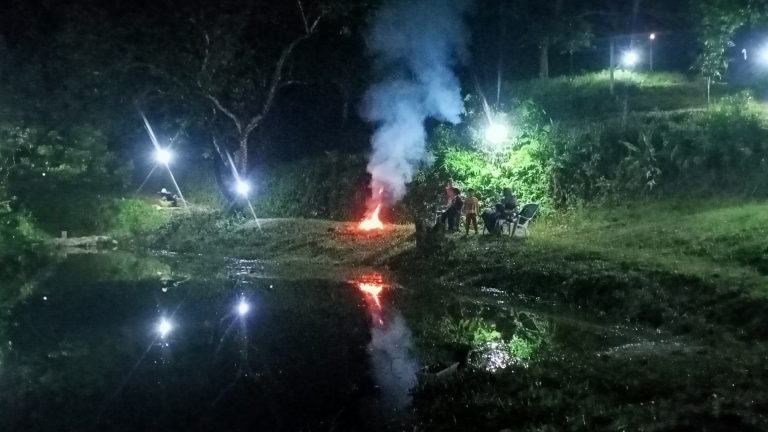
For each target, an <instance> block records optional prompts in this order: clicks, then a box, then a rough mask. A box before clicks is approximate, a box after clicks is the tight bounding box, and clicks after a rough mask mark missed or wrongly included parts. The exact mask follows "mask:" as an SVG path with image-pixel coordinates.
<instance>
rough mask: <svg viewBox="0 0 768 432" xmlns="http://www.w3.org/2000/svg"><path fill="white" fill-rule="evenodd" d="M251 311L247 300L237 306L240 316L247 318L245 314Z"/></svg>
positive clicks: (241, 301)
mask: <svg viewBox="0 0 768 432" xmlns="http://www.w3.org/2000/svg"><path fill="white" fill-rule="evenodd" d="M250 310H251V305H249V304H248V302H246V301H245V299H242V300H240V303H238V304H237V314H238V315H240V316H245V314H247V313H248V311H250Z"/></svg>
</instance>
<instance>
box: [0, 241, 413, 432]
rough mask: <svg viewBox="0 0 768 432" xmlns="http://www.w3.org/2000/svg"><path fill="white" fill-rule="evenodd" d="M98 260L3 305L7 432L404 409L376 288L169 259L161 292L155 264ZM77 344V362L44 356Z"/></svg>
mask: <svg viewBox="0 0 768 432" xmlns="http://www.w3.org/2000/svg"><path fill="white" fill-rule="evenodd" d="M94 259H96V260H104V259H105V258H104V257H98V258H91V257H84V256H78V257H74V256H73V257H72V258H71V260H72V261H70V259H68V260H67V261H65V262H64V263H62V264H61V266H60V268H59V270H58V272H56V273H55V274H54V275H53V276H52V277H51V278H50V279H49V280H48V281H45V282H43V283H42V285H41V286H40V287H38V289H39V290H40V293H41V294H43V293H45V294H46V296H47V300H41V299H42V297H43V296H42V295H39V296H32V297H30V298H29V299H28V300H27V301H25V302H22V303H20V304H19V305H18V306H17V307H15V308H14V309H13V311H12V316H11V319H12V321H14V322H15V323H17V325H16V326H15V327H11V328H10V338H11V339H12V340H13V341H14V350H13V351H8V354H7V355H4V356H3V358H2V359H0V360H2V368H3V371H0V389H1V390H2V391H0V418H3V419H11V420H10V422H9V423H8V424H7V425H5V426H4V427H7V429H3V430H8V431H21V430H87V429H91V430H107V431H109V430H160V429H166V430H179V429H183V430H190V431H194V430H233V429H244V430H259V429H261V430H297V429H302V430H318V429H319V430H330V429H336V430H365V429H371V427H372V425H371V424H370V422H371V421H373V420H372V417H371V416H370V415H368V414H366V412H368V411H369V410H372V409H374V410H378V409H379V408H380V407H381V406H382V404H384V405H385V406H386V407H387V408H402V407H404V406H406V405H407V404H408V403H409V401H410V396H409V391H410V389H411V387H412V386H413V385H414V384H415V382H416V368H417V366H416V361H415V357H414V356H413V352H412V351H413V347H412V341H411V335H410V331H409V330H408V328H407V327H406V325H405V321H404V319H403V317H402V315H401V314H400V312H399V311H398V310H397V309H395V308H394V307H392V305H391V303H390V299H389V298H388V295H387V293H388V290H389V288H388V287H386V286H385V285H384V284H383V283H382V284H381V286H380V289H379V291H378V293H377V295H376V297H375V298H374V297H370V296H369V295H368V294H366V293H361V292H360V291H358V289H357V286H356V285H354V284H352V285H350V284H349V283H343V282H332V281H327V280H311V279H309V280H307V279H305V280H282V279H260V278H258V277H253V274H254V273H258V269H257V270H256V271H249V270H248V269H247V268H245V267H246V266H245V265H244V263H243V262H239V264H238V267H237V269H235V271H231V270H230V269H224V270H222V271H221V273H222V274H224V275H226V277H225V278H221V279H219V278H216V277H213V276H212V275H211V274H210V273H206V274H205V275H204V277H203V278H198V277H197V275H196V274H194V272H193V271H190V268H193V267H191V266H190V265H189V263H185V265H186V267H184V268H183V269H182V270H179V268H178V267H176V264H175V263H174V262H172V263H171V270H170V271H171V272H172V273H173V274H174V275H176V276H175V277H178V278H180V279H184V280H185V282H184V283H183V284H181V285H178V286H175V288H173V289H167V290H163V289H162V288H163V287H168V284H167V282H165V281H163V280H160V278H158V277H157V276H156V275H157V274H158V271H156V270H155V267H156V268H158V269H162V270H163V271H164V274H167V273H168V271H169V270H165V267H166V265H165V264H158V263H147V264H145V263H144V262H142V261H141V260H134V259H131V260H126V262H128V263H130V266H129V267H125V266H124V265H123V263H118V264H114V263H112V264H111V265H116V266H118V267H119V268H120V269H119V270H117V269H104V268H103V267H104V266H106V265H108V263H105V262H102V261H95V262H94V261H90V260H94ZM161 259H163V260H164V261H166V262H167V261H168V260H175V259H179V258H178V257H173V256H163V257H162V258H161ZM254 265H258V264H257V263H254ZM149 267H152V268H151V270H149V269H148V268H149ZM84 269H94V270H98V271H99V274H98V275H91V274H90V273H88V272H87V271H84ZM129 269H130V271H131V272H133V269H137V270H138V271H136V272H135V274H137V275H138V276H137V277H136V278H135V279H133V278H131V277H130V274H129V273H128V272H129ZM131 274H133V273H131ZM185 274H186V276H184V275H185ZM114 275H117V276H114ZM187 277H189V279H188V280H186V279H187ZM371 277H373V278H374V279H375V280H372V283H378V282H377V280H380V279H381V278H380V277H379V276H375V275H374V276H371ZM110 278H112V279H110ZM376 278H378V279H376ZM52 293H56V295H52ZM361 294H362V295H361ZM73 343H76V344H77V345H78V346H80V347H82V349H81V352H82V355H78V356H77V357H72V356H55V357H54V356H49V353H51V352H54V353H55V352H58V351H62V350H63V349H64V348H62V347H64V346H68V345H70V344H73ZM8 371H10V373H8ZM31 377H45V379H32V380H31V381H30V378H31ZM58 413H66V414H63V415H62V414H58ZM374 426H375V425H374Z"/></svg>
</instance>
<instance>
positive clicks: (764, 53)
mask: <svg viewBox="0 0 768 432" xmlns="http://www.w3.org/2000/svg"><path fill="white" fill-rule="evenodd" d="M757 61H758V62H760V63H761V64H762V65H763V66H768V45H765V46H763V47H761V48H760V50H759V51H758V52H757Z"/></svg>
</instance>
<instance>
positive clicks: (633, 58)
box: [621, 50, 640, 68]
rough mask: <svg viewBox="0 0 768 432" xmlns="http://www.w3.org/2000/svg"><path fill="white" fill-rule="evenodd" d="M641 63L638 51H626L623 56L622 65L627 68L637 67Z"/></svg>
mask: <svg viewBox="0 0 768 432" xmlns="http://www.w3.org/2000/svg"><path fill="white" fill-rule="evenodd" d="M639 61H640V55H638V54H637V51H634V50H630V51H625V52H624V54H623V55H622V56H621V64H622V65H623V66H624V67H626V68H632V67H635V65H637V62H639Z"/></svg>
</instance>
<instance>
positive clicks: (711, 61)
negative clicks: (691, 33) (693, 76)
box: [691, 0, 768, 79]
mask: <svg viewBox="0 0 768 432" xmlns="http://www.w3.org/2000/svg"><path fill="white" fill-rule="evenodd" d="M691 4H692V5H693V13H694V17H695V18H694V21H695V23H696V30H697V33H698V38H699V42H700V44H701V52H700V54H699V57H698V59H697V62H696V67H697V69H698V70H699V71H700V72H701V74H702V75H704V76H706V77H711V78H716V79H720V78H722V76H723V74H724V73H725V71H726V69H728V52H727V50H728V48H730V47H732V46H733V44H734V42H733V39H734V37H735V36H736V32H737V31H738V30H739V29H741V28H743V27H745V26H748V25H754V24H758V23H762V21H763V20H764V19H765V17H766V16H768V13H767V12H768V10H766V4H765V2H763V1H761V0H735V1H734V0H700V1H694V2H692V3H691Z"/></svg>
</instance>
